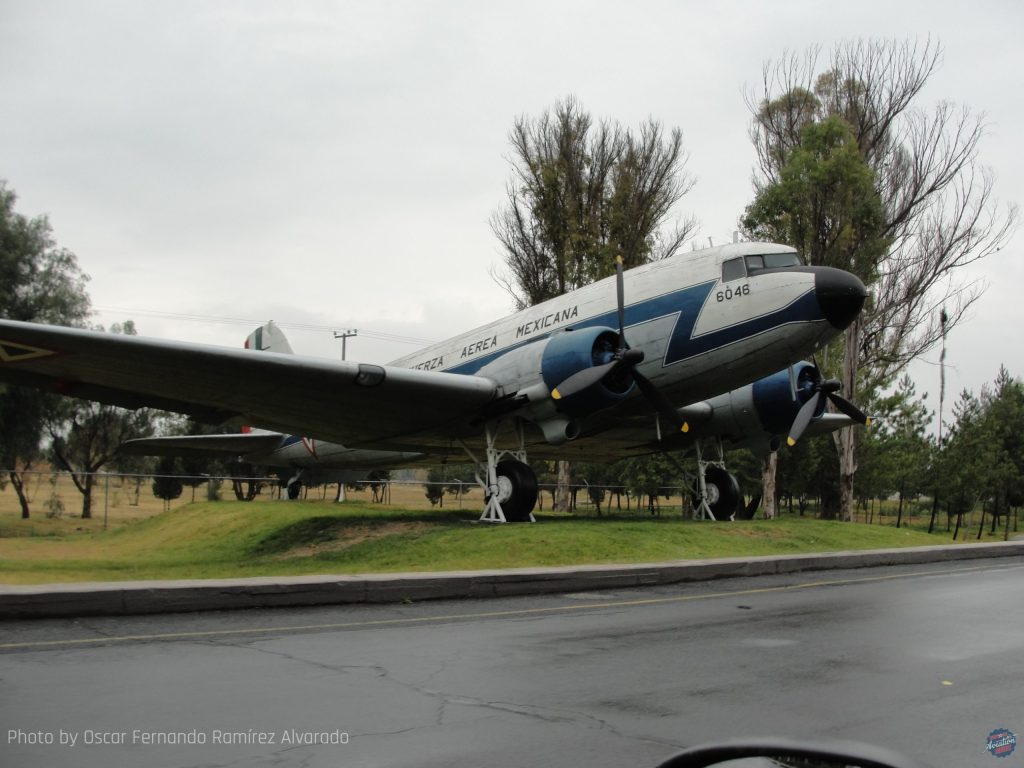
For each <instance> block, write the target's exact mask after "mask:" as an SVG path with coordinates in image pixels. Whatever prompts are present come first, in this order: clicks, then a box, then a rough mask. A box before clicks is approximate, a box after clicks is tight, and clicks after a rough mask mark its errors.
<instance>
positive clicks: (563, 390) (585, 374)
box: [551, 360, 622, 400]
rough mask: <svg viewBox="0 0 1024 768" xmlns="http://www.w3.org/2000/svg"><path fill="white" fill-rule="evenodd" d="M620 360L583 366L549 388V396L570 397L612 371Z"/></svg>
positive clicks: (557, 398)
mask: <svg viewBox="0 0 1024 768" xmlns="http://www.w3.org/2000/svg"><path fill="white" fill-rule="evenodd" d="M620 362H622V361H621V360H612V361H611V362H610V363H605V364H604V365H595V366H593V367H592V368H584V369H583V370H582V371H577V372H576V373H574V374H573V375H572V376H570V377H569V378H567V379H566V380H565V381H563V382H562V383H561V384H559V385H558V386H557V387H555V388H554V389H552V390H551V396H552V397H553V398H555V400H561V399H562V398H563V397H571V396H572V395H575V394H576V393H577V392H582V391H583V390H584V389H586V388H587V387H592V386H593V385H594V384H597V382H599V381H600V380H601V379H603V378H604V377H605V376H607V375H608V374H609V373H611V372H612V369H613V368H615V366H617V365H618V364H619V363H620Z"/></svg>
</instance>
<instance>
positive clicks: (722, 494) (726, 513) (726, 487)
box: [704, 466, 740, 520]
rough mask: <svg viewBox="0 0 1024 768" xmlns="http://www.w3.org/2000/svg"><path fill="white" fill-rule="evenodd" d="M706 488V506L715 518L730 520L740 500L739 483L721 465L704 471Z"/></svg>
mask: <svg viewBox="0 0 1024 768" xmlns="http://www.w3.org/2000/svg"><path fill="white" fill-rule="evenodd" d="M704 486H705V487H706V488H707V490H708V506H709V507H711V514H713V515H714V516H715V520H731V519H732V516H733V514H735V512H736V506H737V505H738V504H739V501H740V484H739V483H738V482H737V481H736V478H735V477H734V476H732V475H730V474H729V473H728V472H726V471H725V470H724V469H722V468H721V467H714V466H712V467H708V468H707V470H706V471H705V472H704Z"/></svg>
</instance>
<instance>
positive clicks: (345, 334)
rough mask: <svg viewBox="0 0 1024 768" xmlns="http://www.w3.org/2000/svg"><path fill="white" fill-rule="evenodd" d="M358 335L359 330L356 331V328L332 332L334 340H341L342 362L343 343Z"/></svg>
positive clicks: (342, 354) (342, 353) (343, 353)
mask: <svg viewBox="0 0 1024 768" xmlns="http://www.w3.org/2000/svg"><path fill="white" fill-rule="evenodd" d="M358 335H359V330H358V329H356V328H346V329H345V330H344V331H341V332H340V333H339V332H338V331H335V332H334V338H336V339H341V359H342V360H344V359H345V341H346V340H348V339H350V338H352V337H353V336H358Z"/></svg>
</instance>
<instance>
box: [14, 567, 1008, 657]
mask: <svg viewBox="0 0 1024 768" xmlns="http://www.w3.org/2000/svg"><path fill="white" fill-rule="evenodd" d="M1019 568H1024V565H1009V566H992V565H981V566H973V567H970V568H951V569H947V570H932V571H916V572H913V573H899V574H889V575H884V576H864V577H861V578H855V579H828V580H824V581H808V582H804V583H802V584H789V585H786V586H779V587H757V588H753V589H740V590H735V591H726V592H708V593H705V594H699V595H675V596H672V597H650V598H641V599H637V600H612V601H607V602H600V603H597V602H595V603H579V604H571V605H555V606H548V607H545V608H517V609H513V610H505V611H475V612H472V613H450V614H438V615H431V616H414V617H405V618H396V619H367V620H361V621H345V622H335V623H330V624H299V625H290V626H285V627H249V628H241V629H212V630H202V631H197V632H154V633H151V634H142V635H112V636H110V637H86V638H79V639H66V640H37V641H31V642H24V643H0V650H30V649H37V648H38V649H42V648H53V647H59V646H77V645H106V644H110V643H130V642H136V641H147V640H196V639H205V638H217V637H227V636H231V635H260V634H263V635H269V634H282V633H286V632H311V631H323V630H332V629H360V628H370V627H388V626H401V625H416V624H430V623H442V622H446V621H461V620H466V619H495V618H512V617H520V616H540V615H544V614H553V613H570V612H574V611H598V610H604V609H608V608H632V607H639V606H647V605H666V604H670V603H685V602H691V601H696V600H712V599H715V598H721V597H744V596H747V595H763V594H769V593H782V592H795V591H797V590H801V589H820V588H822V587H837V586H847V585H851V584H868V583H872V582H880V581H893V580H895V579H908V578H924V577H928V576H952V575H956V574H964V573H976V572H979V571H1004V570H1014V569H1019ZM305 607H310V606H305Z"/></svg>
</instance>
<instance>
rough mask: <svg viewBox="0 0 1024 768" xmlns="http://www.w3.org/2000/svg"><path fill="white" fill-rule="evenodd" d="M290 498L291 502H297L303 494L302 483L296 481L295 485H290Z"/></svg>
mask: <svg viewBox="0 0 1024 768" xmlns="http://www.w3.org/2000/svg"><path fill="white" fill-rule="evenodd" d="M287 490H288V498H289V499H290V500H291V501H295V500H296V499H297V498H299V496H300V495H301V494H302V483H300V482H299V481H298V480H296V481H295V482H294V483H290V484H289V485H288V488H287Z"/></svg>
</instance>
